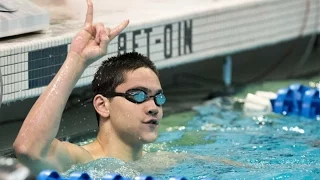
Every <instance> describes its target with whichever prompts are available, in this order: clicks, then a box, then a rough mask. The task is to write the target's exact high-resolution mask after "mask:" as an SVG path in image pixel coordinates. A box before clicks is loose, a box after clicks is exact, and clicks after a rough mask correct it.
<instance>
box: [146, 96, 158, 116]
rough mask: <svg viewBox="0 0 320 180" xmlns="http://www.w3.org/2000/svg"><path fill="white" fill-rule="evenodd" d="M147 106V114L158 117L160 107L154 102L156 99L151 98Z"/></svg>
mask: <svg viewBox="0 0 320 180" xmlns="http://www.w3.org/2000/svg"><path fill="white" fill-rule="evenodd" d="M147 104H148V105H147V114H148V115H151V116H156V115H157V114H158V113H159V107H158V106H157V105H156V102H154V99H153V98H150V99H149V100H148V102H147Z"/></svg>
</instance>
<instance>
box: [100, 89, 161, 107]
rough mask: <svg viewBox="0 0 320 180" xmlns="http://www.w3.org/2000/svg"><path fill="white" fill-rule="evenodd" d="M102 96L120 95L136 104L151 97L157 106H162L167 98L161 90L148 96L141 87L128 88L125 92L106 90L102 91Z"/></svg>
mask: <svg viewBox="0 0 320 180" xmlns="http://www.w3.org/2000/svg"><path fill="white" fill-rule="evenodd" d="M104 96H105V97H107V98H111V97H115V96H121V97H124V98H126V99H127V100H128V101H131V102H133V103H136V104H141V103H143V102H145V101H147V100H149V99H150V98H153V100H154V102H155V104H156V105H157V106H162V105H163V104H164V103H165V102H166V100H167V99H166V97H165V96H164V94H163V92H158V93H157V94H155V95H154V96H148V94H147V93H146V92H145V91H144V90H142V89H129V90H128V91H127V92H125V93H118V92H107V93H104Z"/></svg>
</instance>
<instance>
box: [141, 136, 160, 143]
mask: <svg viewBox="0 0 320 180" xmlns="http://www.w3.org/2000/svg"><path fill="white" fill-rule="evenodd" d="M157 138H158V135H155V136H148V137H144V138H141V139H140V140H141V141H142V143H143V144H148V143H153V142H155V141H156V140H157Z"/></svg>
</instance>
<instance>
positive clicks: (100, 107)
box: [93, 94, 110, 118]
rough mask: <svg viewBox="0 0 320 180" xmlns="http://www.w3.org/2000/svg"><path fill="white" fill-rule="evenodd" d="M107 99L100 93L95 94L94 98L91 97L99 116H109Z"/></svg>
mask: <svg viewBox="0 0 320 180" xmlns="http://www.w3.org/2000/svg"><path fill="white" fill-rule="evenodd" d="M109 103H110V101H109V99H107V98H105V97H103V96H102V95H100V94H97V95H96V96H95V97H94V98H93V106H94V108H95V109H96V111H97V112H98V114H100V116H101V117H104V118H107V117H109V116H110V112H109Z"/></svg>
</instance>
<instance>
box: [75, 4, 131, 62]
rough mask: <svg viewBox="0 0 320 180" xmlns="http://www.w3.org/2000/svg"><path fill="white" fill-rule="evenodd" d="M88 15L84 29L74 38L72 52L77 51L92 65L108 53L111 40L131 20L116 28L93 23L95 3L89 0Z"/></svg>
mask: <svg viewBox="0 0 320 180" xmlns="http://www.w3.org/2000/svg"><path fill="white" fill-rule="evenodd" d="M87 5H88V9H87V15H86V20H85V24H84V27H83V29H82V30H81V31H80V32H78V33H77V35H76V36H75V38H74V39H73V41H72V43H71V46H70V52H74V53H77V54H78V55H79V56H80V57H81V58H82V59H83V61H84V64H85V65H87V66H88V65H90V64H91V63H93V62H94V61H96V60H98V59H99V58H101V57H102V56H104V55H106V54H107V47H108V44H109V43H110V41H111V40H112V39H113V38H115V37H116V36H117V35H118V34H119V33H120V32H121V31H122V30H123V29H124V28H126V27H127V26H128V24H129V20H125V21H123V22H122V23H120V24H119V25H118V26H117V27H115V28H114V29H110V28H108V27H104V25H103V24H102V23H97V24H95V25H93V4H92V0H87Z"/></svg>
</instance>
